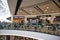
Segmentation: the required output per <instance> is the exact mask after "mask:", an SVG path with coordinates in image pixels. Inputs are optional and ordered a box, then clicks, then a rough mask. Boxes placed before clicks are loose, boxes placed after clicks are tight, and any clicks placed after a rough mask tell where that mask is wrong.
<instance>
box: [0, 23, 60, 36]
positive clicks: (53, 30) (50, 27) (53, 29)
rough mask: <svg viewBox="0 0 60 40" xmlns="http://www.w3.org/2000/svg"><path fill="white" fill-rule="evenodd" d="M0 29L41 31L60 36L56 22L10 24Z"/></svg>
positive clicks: (59, 29) (59, 27)
mask: <svg viewBox="0 0 60 40" xmlns="http://www.w3.org/2000/svg"><path fill="white" fill-rule="evenodd" d="M0 29H1V28H0ZM2 29H8V30H24V31H33V32H42V33H47V34H52V35H57V36H60V25H56V24H47V25H38V24H36V25H32V24H31V25H30V24H21V25H19V24H16V25H14V24H11V25H10V26H7V25H5V26H4V27H3V28H2Z"/></svg>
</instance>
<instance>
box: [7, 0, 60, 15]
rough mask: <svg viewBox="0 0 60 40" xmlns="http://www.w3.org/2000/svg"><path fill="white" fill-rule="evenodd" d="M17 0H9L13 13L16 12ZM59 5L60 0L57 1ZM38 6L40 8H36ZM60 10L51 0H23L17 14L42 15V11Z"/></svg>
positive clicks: (49, 12)
mask: <svg viewBox="0 0 60 40" xmlns="http://www.w3.org/2000/svg"><path fill="white" fill-rule="evenodd" d="M55 1H57V0H55ZM16 3H17V0H13V1H12V0H8V4H9V7H10V10H11V14H14V12H15V7H16ZM57 3H58V5H59V2H58V1H57ZM35 6H38V7H39V8H40V9H39V8H38V9H36V8H34V7H35ZM58 12H60V8H59V7H58V6H57V5H56V4H55V3H54V2H53V1H50V0H23V1H22V4H21V6H20V9H19V10H18V12H17V15H40V14H41V13H46V14H51V13H58Z"/></svg>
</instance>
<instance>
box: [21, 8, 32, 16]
mask: <svg viewBox="0 0 60 40" xmlns="http://www.w3.org/2000/svg"><path fill="white" fill-rule="evenodd" d="M21 10H22V11H23V12H25V13H27V14H29V15H31V14H30V13H28V12H27V11H25V10H24V9H23V8H21Z"/></svg>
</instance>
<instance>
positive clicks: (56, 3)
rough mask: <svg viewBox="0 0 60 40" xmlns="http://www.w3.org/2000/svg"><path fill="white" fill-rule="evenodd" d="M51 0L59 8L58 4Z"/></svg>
mask: <svg viewBox="0 0 60 40" xmlns="http://www.w3.org/2000/svg"><path fill="white" fill-rule="evenodd" d="M52 1H53V3H54V4H55V5H56V6H57V7H58V8H60V6H59V5H58V4H57V3H56V2H55V1H54V0H52Z"/></svg>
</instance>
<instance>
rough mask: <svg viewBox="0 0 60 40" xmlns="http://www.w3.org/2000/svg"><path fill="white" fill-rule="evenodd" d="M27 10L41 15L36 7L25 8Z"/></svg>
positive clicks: (32, 13) (31, 13)
mask: <svg viewBox="0 0 60 40" xmlns="http://www.w3.org/2000/svg"><path fill="white" fill-rule="evenodd" d="M23 9H24V10H25V11H27V12H28V13H30V15H39V14H40V12H39V11H37V10H36V9H35V8H34V7H28V8H23Z"/></svg>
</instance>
